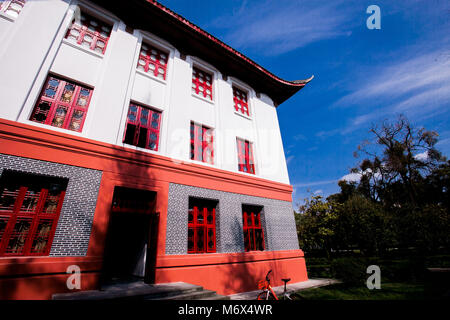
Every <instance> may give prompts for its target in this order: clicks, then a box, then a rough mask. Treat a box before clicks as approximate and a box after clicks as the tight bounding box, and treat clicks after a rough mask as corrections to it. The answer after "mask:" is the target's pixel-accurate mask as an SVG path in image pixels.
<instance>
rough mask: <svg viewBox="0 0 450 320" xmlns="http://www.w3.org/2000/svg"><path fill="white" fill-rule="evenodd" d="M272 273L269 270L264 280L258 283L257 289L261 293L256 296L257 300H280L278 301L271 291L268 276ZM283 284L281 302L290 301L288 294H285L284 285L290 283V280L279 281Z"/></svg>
mask: <svg viewBox="0 0 450 320" xmlns="http://www.w3.org/2000/svg"><path fill="white" fill-rule="evenodd" d="M271 272H272V270H269V272H267V275H266V279H265V280H260V281H258V289H261V290H262V292H261V293H260V294H258V297H257V298H256V299H257V300H280V299H278V297H277V295H276V293H275V291H273V289H272V286H271V285H270V279H269V274H270V273H271ZM281 280H282V281H283V282H284V292H283V297H282V299H283V300H292V298H291V296H290V295H289V293H287V292H286V284H287V283H288V282H289V281H291V279H290V278H288V279H281Z"/></svg>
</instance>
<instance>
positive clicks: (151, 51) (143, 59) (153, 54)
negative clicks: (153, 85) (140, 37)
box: [137, 43, 168, 80]
mask: <svg viewBox="0 0 450 320" xmlns="http://www.w3.org/2000/svg"><path fill="white" fill-rule="evenodd" d="M167 60H168V54H167V53H166V52H164V51H162V50H160V49H157V48H155V47H153V46H151V45H148V44H144V43H143V44H142V46H141V52H140V53H139V60H138V65H137V68H138V70H142V71H144V72H147V73H150V74H153V75H154V76H155V77H157V78H160V79H163V80H166V74H167Z"/></svg>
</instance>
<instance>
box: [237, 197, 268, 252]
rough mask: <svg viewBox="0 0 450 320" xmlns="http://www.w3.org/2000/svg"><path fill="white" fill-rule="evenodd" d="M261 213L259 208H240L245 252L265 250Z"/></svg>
mask: <svg viewBox="0 0 450 320" xmlns="http://www.w3.org/2000/svg"><path fill="white" fill-rule="evenodd" d="M261 212H262V208H261V207H256V206H247V205H243V206H242V220H243V226H244V246H245V251H256V250H260V251H262V250H264V248H265V245H264V231H263V227H262V223H261Z"/></svg>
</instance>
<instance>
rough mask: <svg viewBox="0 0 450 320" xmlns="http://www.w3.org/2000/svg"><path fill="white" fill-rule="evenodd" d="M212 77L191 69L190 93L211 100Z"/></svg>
mask: <svg viewBox="0 0 450 320" xmlns="http://www.w3.org/2000/svg"><path fill="white" fill-rule="evenodd" d="M212 81H213V80H212V75H211V74H209V73H207V72H205V71H203V70H200V69H198V68H196V67H193V70H192V92H194V93H195V94H197V95H199V96H201V97H204V98H207V99H209V100H212V99H213V96H212Z"/></svg>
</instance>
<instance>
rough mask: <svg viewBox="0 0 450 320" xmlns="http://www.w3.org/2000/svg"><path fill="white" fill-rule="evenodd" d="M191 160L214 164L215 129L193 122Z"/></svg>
mask: <svg viewBox="0 0 450 320" xmlns="http://www.w3.org/2000/svg"><path fill="white" fill-rule="evenodd" d="M191 159H192V160H197V161H202V162H206V163H210V164H214V148H213V129H210V128H207V127H205V126H202V125H200V124H197V123H194V122H191Z"/></svg>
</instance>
